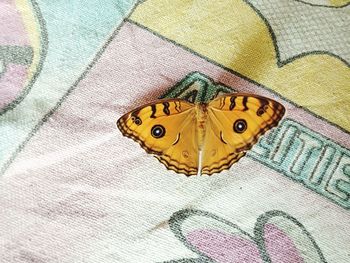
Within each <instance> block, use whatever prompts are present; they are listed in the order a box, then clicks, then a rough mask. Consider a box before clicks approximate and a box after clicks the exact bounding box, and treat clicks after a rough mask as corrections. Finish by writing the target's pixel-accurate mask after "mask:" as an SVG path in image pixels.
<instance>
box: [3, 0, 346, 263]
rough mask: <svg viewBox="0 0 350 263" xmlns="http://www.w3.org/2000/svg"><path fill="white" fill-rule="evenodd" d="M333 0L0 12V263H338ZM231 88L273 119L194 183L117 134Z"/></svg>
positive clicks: (340, 126)
mask: <svg viewBox="0 0 350 263" xmlns="http://www.w3.org/2000/svg"><path fill="white" fill-rule="evenodd" d="M349 5H350V4H349V1H345V0H338V1H336V0H332V1H331V0H303V1H299V0H267V1H256V0H219V1H209V0H146V1H133V0H128V1H126V0H123V1H115V0H105V1H97V0H92V1H80V0H79V1H66V0H64V1H49V0H4V1H0V22H1V23H0V209H1V216H0V262H1V263H3V262H4V263H12V262H21V263H22V262H23V263H24V262H36V263H44V262H45V263H46V262H50V263H51V262H54V263H56V262H60V263H66V262H67V263H71V262H74V263H75V262H77V263H79V262H88V263H90V262H91V263H92V262H103V263H109V262H110V263H112V262H113V263H115V262H121V263H124V262H126V263H127V262H146V263H147V262H220V263H228V262H237V263H238V262H240V263H241V262H247V263H257V262H272V263H287V262H288V263H294V262H300V263H301V262H308V263H309V262H310V263H311V262H337V263H347V262H350V254H349V251H350V245H349V244H350V235H349V231H350V213H349V210H350V133H349V132H350V117H349V116H350V92H349V90H350V86H349V83H350V69H349V68H350V66H349V61H350V53H349V51H350V33H349V30H348V29H349V28H350V6H349ZM230 91H237V92H244V93H253V94H258V95H262V96H265V97H269V98H272V99H274V100H276V101H278V102H280V103H282V104H283V105H284V107H285V108H286V115H285V117H284V118H283V120H282V121H281V123H280V125H279V126H278V128H276V129H273V130H272V131H270V132H269V133H268V134H266V135H264V136H263V137H262V138H261V139H260V140H259V142H258V143H257V144H256V145H255V146H254V147H253V149H252V150H250V151H249V152H248V153H247V155H246V157H244V158H242V159H241V160H240V161H239V162H238V163H237V164H234V165H233V166H232V167H231V168H230V169H229V170H226V171H223V172H221V173H219V174H214V175H212V176H210V177H209V176H192V177H186V176H184V175H182V174H177V173H175V172H173V171H169V170H167V169H166V168H165V167H164V166H163V165H162V164H161V163H159V162H158V161H157V159H156V158H154V157H153V156H151V155H149V154H147V153H146V152H145V151H144V150H143V149H142V148H141V147H140V146H139V145H138V144H137V143H136V142H134V141H132V140H130V139H128V138H126V137H124V136H123V135H122V134H121V133H120V131H119V130H118V129H117V127H116V124H115V123H116V120H117V119H118V118H119V117H120V116H121V115H123V114H125V113H126V112H128V111H130V110H132V109H135V108H136V107H138V106H140V105H142V104H145V103H149V102H151V101H154V100H156V99H157V98H160V97H182V98H187V99H194V100H195V99H196V98H199V97H201V96H204V97H205V96H211V95H212V94H216V93H217V92H230Z"/></svg>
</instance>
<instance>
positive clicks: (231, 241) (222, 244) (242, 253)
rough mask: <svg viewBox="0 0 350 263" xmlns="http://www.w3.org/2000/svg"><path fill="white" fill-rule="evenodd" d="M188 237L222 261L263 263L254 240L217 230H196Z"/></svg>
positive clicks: (209, 255) (209, 254)
mask: <svg viewBox="0 0 350 263" xmlns="http://www.w3.org/2000/svg"><path fill="white" fill-rule="evenodd" d="M186 239H187V241H188V242H189V243H191V244H192V245H193V246H195V247H196V248H197V249H198V250H200V251H201V252H202V253H203V254H205V255H207V256H208V257H210V258H211V259H213V260H215V261H216V262H220V263H242V262H244V263H262V262H263V261H262V259H261V257H260V253H259V249H258V246H257V245H256V244H255V243H254V241H252V240H249V239H246V238H243V237H240V236H238V235H237V236H234V235H230V234H226V233H222V232H220V231H217V230H195V231H192V232H190V233H189V234H188V235H187V236H186Z"/></svg>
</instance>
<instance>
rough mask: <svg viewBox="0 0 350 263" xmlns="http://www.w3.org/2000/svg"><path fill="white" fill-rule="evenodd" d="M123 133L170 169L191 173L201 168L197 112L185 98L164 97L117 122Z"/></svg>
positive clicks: (195, 172)
mask: <svg viewBox="0 0 350 263" xmlns="http://www.w3.org/2000/svg"><path fill="white" fill-rule="evenodd" d="M117 126H118V128H119V129H120V130H121V132H122V133H123V135H125V136H127V137H129V138H132V139H133V140H135V141H137V142H138V143H139V144H140V145H141V147H142V148H144V149H145V150H146V152H148V153H151V154H154V155H155V157H156V158H157V159H158V160H159V161H160V162H161V163H163V164H164V165H165V166H166V167H167V168H168V169H171V170H174V171H176V172H179V173H184V174H187V175H194V174H197V171H198V140H197V126H196V112H195V107H194V105H193V104H191V103H188V102H186V101H184V100H177V99H171V100H160V101H157V102H156V103H151V104H147V105H145V106H142V107H140V108H137V109H136V110H133V111H131V112H129V113H127V114H125V115H124V116H122V117H121V118H120V119H119V120H118V121H117Z"/></svg>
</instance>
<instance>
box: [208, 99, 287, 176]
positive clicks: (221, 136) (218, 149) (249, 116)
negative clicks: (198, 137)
mask: <svg viewBox="0 0 350 263" xmlns="http://www.w3.org/2000/svg"><path fill="white" fill-rule="evenodd" d="M207 111H208V113H207V114H208V117H207V118H208V120H207V125H206V127H207V130H206V138H205V140H204V146H203V159H202V173H205V174H212V173H217V172H220V171H222V170H224V169H229V168H230V166H231V165H232V164H233V163H235V162H237V161H238V160H239V159H240V158H241V157H243V156H244V155H245V152H246V151H247V150H249V149H250V148H251V147H252V146H253V145H254V144H255V143H256V142H257V141H258V138H259V137H260V136H261V135H263V134H264V133H265V132H266V131H268V130H269V129H271V128H273V127H275V126H277V124H278V122H279V121H280V120H281V118H282V117H283V115H284V113H285V109H284V107H283V106H282V105H281V104H280V103H278V102H276V101H274V100H271V99H268V98H265V97H261V96H257V95H252V94H243V93H237V94H231V95H227V96H223V97H219V98H217V99H214V100H213V101H211V102H210V103H209V105H208V109H207Z"/></svg>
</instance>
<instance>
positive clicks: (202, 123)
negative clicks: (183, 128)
mask: <svg viewBox="0 0 350 263" xmlns="http://www.w3.org/2000/svg"><path fill="white" fill-rule="evenodd" d="M207 107H208V105H207V104H204V103H203V104H196V114H197V129H198V146H199V149H202V145H203V143H204V139H205V132H206V125H207V120H208V109H207Z"/></svg>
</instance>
